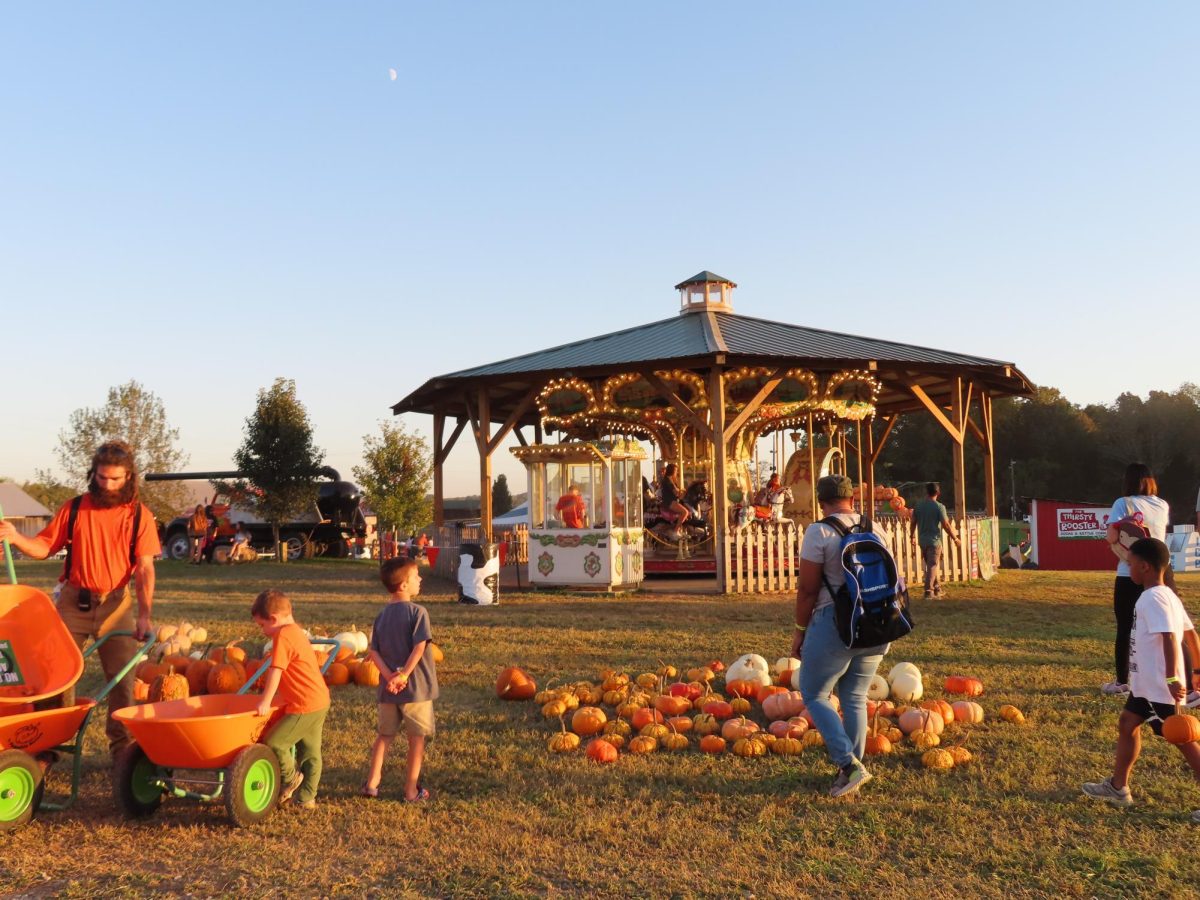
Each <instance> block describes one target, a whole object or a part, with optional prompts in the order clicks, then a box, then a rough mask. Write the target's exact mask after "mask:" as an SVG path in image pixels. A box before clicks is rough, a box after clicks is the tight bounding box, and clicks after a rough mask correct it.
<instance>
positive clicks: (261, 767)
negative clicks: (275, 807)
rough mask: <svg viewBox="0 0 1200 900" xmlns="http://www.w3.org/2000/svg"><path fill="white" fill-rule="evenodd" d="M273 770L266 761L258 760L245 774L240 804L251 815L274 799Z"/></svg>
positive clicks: (258, 811) (261, 809)
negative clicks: (244, 806)
mask: <svg viewBox="0 0 1200 900" xmlns="http://www.w3.org/2000/svg"><path fill="white" fill-rule="evenodd" d="M276 787H277V785H276V784H275V768H274V766H272V765H271V763H270V762H269V761H268V760H265V759H260V760H257V761H255V763H254V764H253V765H252V766H250V770H249V771H248V772H246V780H245V781H244V782H243V783H242V802H243V803H245V804H246V809H248V810H249V811H250V812H252V813H260V812H262V811H263V810H265V809H267V807H269V806H270V805H271V801H272V800H274V799H275V789H276Z"/></svg>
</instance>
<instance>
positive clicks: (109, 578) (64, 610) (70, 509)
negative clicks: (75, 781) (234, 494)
mask: <svg viewBox="0 0 1200 900" xmlns="http://www.w3.org/2000/svg"><path fill="white" fill-rule="evenodd" d="M72 520H74V522H72ZM72 526H73V527H72ZM0 539H6V540H8V541H9V542H11V543H12V545H13V546H14V547H16V548H17V549H18V550H20V551H21V552H22V553H24V554H25V555H26V556H29V557H32V558H33V559H45V558H46V557H48V556H52V555H53V554H55V553H57V552H58V551H59V550H61V549H63V547H66V548H67V561H66V564H65V565H64V566H63V582H64V583H63V586H62V591H61V592H60V593H59V596H58V603H57V606H58V614H59V615H60V616H61V617H62V620H63V622H64V623H65V624H66V626H67V630H69V631H70V632H71V636H72V637H73V638H74V639H75V643H76V644H78V645H79V647H80V649H82V648H83V645H84V644H85V643H86V642H87V640H88V638H94V639H99V638H101V637H104V635H106V634H108V633H109V632H112V631H129V632H133V637H127V636H119V637H112V638H109V639H108V640H107V641H105V642H104V643H103V644H102V645H101V646H100V649H99V651H98V655H99V656H100V666H101V668H102V669H103V670H104V677H105V678H107V679H109V680H112V679H113V678H114V677H115V676H116V675H117V673H118V672H120V671H121V669H122V668H124V667H125V666H126V665H127V664H128V663H129V661H130V660H131V659H133V657H134V655H135V654H136V653H137V651H138V648H139V644H140V642H141V641H144V640H145V639H146V637H147V636H148V635H149V634H150V611H151V608H152V607H153V605H154V557H156V556H158V555H159V554H160V553H161V552H162V546H161V545H160V544H159V540H158V530H157V528H156V527H155V525H154V515H153V513H151V512H150V510H149V509H147V508H146V507H145V505H144V504H143V503H142V502H141V501H140V500H139V499H138V475H137V467H136V465H135V463H134V459H133V451H132V449H130V447H129V445H128V444H126V443H125V442H123V441H109V442H108V443H106V444H102V445H101V446H100V447H99V448H98V449H97V450H96V453H95V455H94V456H93V457H92V466H91V468H90V469H89V470H88V490H87V493H85V494H83V495H82V496H81V497H76V498H75V499H74V500H72V501H71V502H70V503H67V504H65V505H64V506H63V507H62V508H61V509H59V511H58V512H57V513H55V515H54V518H53V519H51V520H50V524H49V525H47V526H46V527H45V528H44V529H43V530H42V532H41V533H40V534H38V535H37V537H32V538H29V537H25V536H23V535H22V534H20V533H19V532H18V531H17V530H16V529H15V528H14V527H13V525H12V524H11V523H9V522H0ZM131 580H132V581H133V582H134V585H135V587H136V591H137V607H136V612H135V608H134V603H133V598H132V597H131V596H130V590H129V582H130V581H131ZM46 702H47V704H52V705H53V706H73V705H74V703H75V689H74V688H70V689H69V690H67V691H66V692H65V693H64V694H62V695H60V696H59V697H57V698H54V699H52V700H50V701H46ZM132 704H133V673H132V672H130V673H128V674H127V675H126V676H125V677H124V678H122V679H121V681H120V682H119V683H118V684H117V685H116V686H115V687H114V688H113V689H112V692H111V693H110V694H109V695H108V722H107V725H106V727H105V731H106V733H107V735H108V745H109V750H110V751H111V752H112V753H113V754H114V755H115V754H116V753H117V751H118V750H120V749H121V748H122V747H124V746H126V745H127V744H129V743H130V742H131V740H132V739H131V738H130V736H129V732H128V731H126V730H125V726H123V725H122V724H121V723H120V722H116V721H114V720H113V718H112V713H113V710H117V709H121V708H122V707H125V706H130V705H132Z"/></svg>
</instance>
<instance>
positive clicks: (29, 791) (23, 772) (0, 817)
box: [0, 766, 37, 822]
mask: <svg viewBox="0 0 1200 900" xmlns="http://www.w3.org/2000/svg"><path fill="white" fill-rule="evenodd" d="M36 791H37V782H36V781H35V780H34V777H33V775H32V774H31V773H30V772H29V770H28V769H25V768H24V767H22V766H12V767H11V768H8V769H5V770H4V771H2V772H0V822H15V821H17V820H18V819H20V818H21V817H22V815H24V813H25V810H27V809H28V808H29V807H30V805H32V803H33V795H34V793H36Z"/></svg>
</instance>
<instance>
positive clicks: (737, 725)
mask: <svg viewBox="0 0 1200 900" xmlns="http://www.w3.org/2000/svg"><path fill="white" fill-rule="evenodd" d="M756 731H758V723H757V722H754V721H751V720H750V719H747V718H746V717H745V716H741V717H740V718H737V719H730V720H729V721H728V722H726V723H725V724H724V725H723V726H721V737H723V738H725V740H727V741H736V740H739V739H740V738H748V737H750V735H752V734H754V732H756Z"/></svg>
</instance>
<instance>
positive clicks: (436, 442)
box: [433, 411, 446, 528]
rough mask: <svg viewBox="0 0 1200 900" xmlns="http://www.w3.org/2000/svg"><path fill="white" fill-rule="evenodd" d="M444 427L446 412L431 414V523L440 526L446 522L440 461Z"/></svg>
mask: <svg viewBox="0 0 1200 900" xmlns="http://www.w3.org/2000/svg"><path fill="white" fill-rule="evenodd" d="M445 427H446V414H445V413H444V412H441V411H438V412H435V413H434V414H433V524H434V526H435V527H437V528H441V527H442V526H443V525H444V524H445V523H446V501H445V497H444V496H443V494H444V491H445V487H444V485H443V481H442V463H443V462H445V460H446V454H445V452H444V450H443V447H442V432H443V430H444V429H445Z"/></svg>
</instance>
